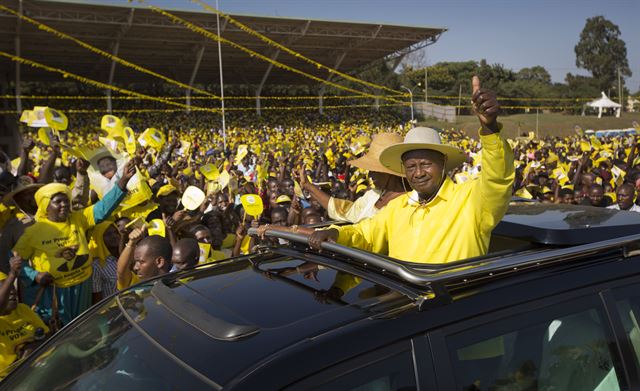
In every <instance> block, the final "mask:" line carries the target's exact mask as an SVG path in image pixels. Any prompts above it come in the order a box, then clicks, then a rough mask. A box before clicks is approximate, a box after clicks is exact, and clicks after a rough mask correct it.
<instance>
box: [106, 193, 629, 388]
mask: <svg viewBox="0 0 640 391" xmlns="http://www.w3.org/2000/svg"><path fill="white" fill-rule="evenodd" d="M558 219H559V220H561V221H560V222H558V221H556V220H558ZM573 229H578V230H581V235H582V239H580V235H574V234H572V232H571V231H572V230H573ZM630 230H631V231H633V232H629V231H630ZM634 232H638V233H639V234H638V235H636V236H634V237H626V238H621V237H620V236H622V234H623V233H624V234H630V233H634ZM270 234H271V235H274V236H279V237H281V238H285V239H287V240H289V241H290V242H291V243H290V245H289V246H286V247H285V246H280V247H278V246H276V247H272V248H266V249H263V253H260V254H254V255H250V256H245V257H240V258H236V259H231V260H228V261H224V262H221V263H215V264H209V265H201V266H199V267H197V268H195V269H192V270H187V271H185V272H181V273H177V274H170V275H166V276H164V277H163V278H161V279H156V280H154V281H150V282H147V283H144V284H142V285H139V286H138V287H135V288H133V289H130V290H128V291H125V292H123V293H120V294H119V296H118V297H119V299H118V300H119V301H120V302H121V303H122V304H121V305H122V307H123V309H124V310H125V312H127V313H129V315H130V316H131V319H137V320H136V323H137V324H138V325H139V326H140V328H141V329H143V330H144V332H145V333H147V334H148V335H149V337H150V338H152V339H154V340H156V341H157V342H158V343H159V344H160V345H162V346H165V347H167V349H169V350H170V351H171V352H172V354H174V355H175V356H176V357H177V358H178V359H180V360H182V361H184V362H185V363H186V364H187V365H189V366H191V367H192V368H193V369H194V370H196V371H198V372H199V373H201V374H203V375H205V376H207V377H208V378H210V379H212V380H213V381H215V382H216V383H217V384H219V385H221V386H223V385H225V384H227V383H228V382H230V381H233V379H234V378H235V379H238V376H240V375H241V372H242V371H246V370H247V368H252V367H256V366H259V365H261V364H260V363H264V360H268V358H269V357H272V356H274V355H275V354H277V353H278V352H279V351H282V350H283V349H286V348H287V347H291V346H299V345H300V344H301V343H305V341H307V342H309V341H312V340H314V338H316V337H317V336H319V335H323V334H326V333H328V332H331V331H333V330H336V329H340V328H341V327H344V326H348V325H353V324H355V323H358V322H359V321H363V320H366V319H375V318H376V317H385V316H386V315H385V314H397V311H398V310H399V309H401V311H411V310H415V311H419V310H422V309H426V308H431V307H432V306H437V305H441V304H443V303H447V302H450V301H451V297H452V296H451V290H452V289H454V290H455V289H459V288H460V287H464V286H465V285H466V284H469V283H470V282H471V283H472V282H473V281H483V282H484V281H487V280H491V279H492V278H494V276H500V277H501V278H504V276H505V275H508V274H510V273H516V270H517V274H518V275H520V276H521V275H522V272H525V273H526V271H527V270H531V269H534V270H535V269H539V268H541V267H545V266H546V265H555V264H557V263H558V262H564V261H565V260H567V262H569V261H570V260H575V259H577V258H579V257H580V256H582V255H583V254H585V255H587V256H590V257H593V254H596V253H598V252H599V251H603V252H604V251H609V252H611V251H612V249H615V250H616V251H617V253H619V254H620V255H624V254H627V253H628V252H629V248H628V247H627V246H628V245H629V244H631V243H636V242H638V239H639V238H640V215H638V216H636V215H635V214H633V212H619V211H614V210H603V209H595V208H590V207H582V206H576V207H571V206H569V207H567V206H557V205H539V204H538V205H514V206H512V207H510V209H509V212H508V213H507V215H506V216H505V218H504V220H503V221H502V222H501V223H500V225H499V227H498V228H496V232H494V234H496V235H498V236H500V235H504V236H508V237H512V238H518V239H523V240H528V241H532V242H535V243H538V244H544V243H551V244H552V245H551V246H546V247H545V246H542V247H535V248H528V249H526V250H525V251H522V252H517V253H512V254H506V255H505V254H489V255H487V256H485V257H479V258H475V259H471V260H465V261H459V262H455V263H452V264H448V265H443V266H433V267H432V266H428V265H427V266H425V265H422V267H421V268H420V267H419V265H418V266H416V265H411V264H408V263H403V262H401V261H397V260H393V259H390V258H387V257H383V256H379V255H375V254H370V253H366V252H364V251H360V250H355V249H349V248H344V247H342V246H338V245H336V244H330V243H327V244H326V246H325V247H324V251H323V252H322V253H318V252H317V251H312V250H309V249H308V247H307V245H306V239H305V238H304V237H302V236H300V235H295V234H287V233H277V232H271V233H270ZM589 241H598V242H597V243H593V244H584V243H585V242H589ZM579 243H582V244H580V245H576V244H579ZM304 262H309V263H316V264H318V265H321V266H320V268H319V269H318V270H317V278H318V279H319V280H320V284H319V286H318V284H316V285H314V284H312V283H309V280H307V278H306V277H307V276H303V275H302V274H296V273H293V274H292V275H291V276H287V275H285V274H284V273H281V272H280V271H281V270H283V269H286V268H292V267H293V268H294V269H295V266H297V265H301V264H303V263H304ZM274 270H275V271H274ZM339 278H343V279H344V278H346V279H349V278H351V279H354V280H357V282H358V283H356V284H355V285H354V286H353V287H352V288H353V289H348V290H347V293H346V294H345V295H344V296H343V297H341V298H339V299H331V298H329V299H328V300H324V301H323V300H321V298H320V297H319V296H321V295H322V294H324V293H326V292H327V291H328V290H329V289H330V288H331V287H332V286H333V285H332V284H335V283H336V281H337V280H338V279H339ZM381 287H382V288H384V289H386V290H383V291H380V289H381ZM132 299H133V300H132ZM141 302H142V305H140V303H141ZM126 303H135V305H127V304H126ZM178 341H197V342H193V343H180V342H178Z"/></svg>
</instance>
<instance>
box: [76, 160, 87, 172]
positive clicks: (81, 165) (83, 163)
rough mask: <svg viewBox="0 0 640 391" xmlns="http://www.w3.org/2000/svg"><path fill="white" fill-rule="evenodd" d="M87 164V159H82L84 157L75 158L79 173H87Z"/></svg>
mask: <svg viewBox="0 0 640 391" xmlns="http://www.w3.org/2000/svg"><path fill="white" fill-rule="evenodd" d="M89 164H90V163H89V162H88V161H87V160H84V159H78V160H76V171H77V172H78V173H79V174H82V175H87V169H88V168H89Z"/></svg>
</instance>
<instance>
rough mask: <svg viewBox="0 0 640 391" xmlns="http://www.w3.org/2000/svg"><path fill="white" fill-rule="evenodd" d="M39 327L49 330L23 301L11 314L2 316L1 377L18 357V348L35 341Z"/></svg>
mask: <svg viewBox="0 0 640 391" xmlns="http://www.w3.org/2000/svg"><path fill="white" fill-rule="evenodd" d="M37 328H42V329H43V330H44V332H45V333H48V332H49V328H48V327H47V326H46V325H45V324H44V322H43V321H42V319H40V318H39V317H38V315H36V313H35V312H33V311H32V310H31V308H29V306H27V305H25V304H22V303H20V304H18V307H17V308H16V309H15V310H13V311H12V312H11V313H10V314H8V315H4V316H0V377H4V376H5V375H6V374H5V373H4V370H5V369H6V368H7V367H8V366H9V365H11V364H12V363H13V362H14V361H15V360H16V358H17V357H18V356H17V354H16V348H17V347H18V346H20V345H22V344H24V343H27V342H31V341H33V339H34V338H33V336H34V334H35V331H36V329H37Z"/></svg>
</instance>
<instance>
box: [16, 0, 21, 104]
mask: <svg viewBox="0 0 640 391" xmlns="http://www.w3.org/2000/svg"><path fill="white" fill-rule="evenodd" d="M18 13H19V14H20V15H22V0H18ZM21 30H22V19H21V18H18V20H16V56H18V57H20V56H21V55H22V54H21V47H20V31H21ZM15 63H16V85H15V92H16V110H17V111H18V115H20V113H22V100H21V99H20V95H21V94H22V88H21V86H20V84H21V82H20V62H19V61H16V62H15Z"/></svg>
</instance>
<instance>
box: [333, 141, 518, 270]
mask: <svg viewBox="0 0 640 391" xmlns="http://www.w3.org/2000/svg"><path fill="white" fill-rule="evenodd" d="M480 140H481V141H482V151H483V152H482V172H481V174H480V176H479V178H477V179H475V180H472V181H468V182H465V183H462V184H455V183H454V182H453V181H452V180H451V179H450V178H449V177H447V178H446V179H445V180H444V182H443V184H442V186H441V187H440V189H439V191H438V193H437V195H436V196H435V197H434V198H433V199H432V200H431V201H430V202H428V203H426V204H420V203H418V202H417V200H418V195H417V193H416V192H415V191H414V192H411V193H407V194H404V195H402V196H400V197H398V198H396V199H394V200H393V201H391V202H390V203H389V204H388V205H387V206H386V207H385V208H384V209H382V211H380V212H379V213H378V214H377V215H375V216H374V217H372V218H370V219H366V220H363V221H361V222H360V223H358V224H354V225H348V226H342V227H337V230H338V232H339V236H338V241H337V242H338V243H339V244H342V245H345V246H351V247H356V248H360V249H363V250H367V251H371V252H375V253H380V254H385V255H389V256H390V257H393V258H397V259H400V260H403V261H409V262H419V263H446V262H452V261H456V260H460V259H465V258H470V257H474V256H479V255H483V254H486V252H487V249H488V248H489V240H490V238H491V231H492V230H493V228H494V227H495V226H496V225H497V224H498V222H499V221H500V220H501V219H502V217H503V216H504V213H505V212H506V210H507V207H508V204H509V199H510V198H511V187H512V184H513V179H514V176H515V174H514V166H513V151H512V150H511V147H510V146H509V144H508V143H507V141H506V140H505V139H503V138H502V137H501V136H500V134H499V133H495V134H490V135H481V136H480Z"/></svg>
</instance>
